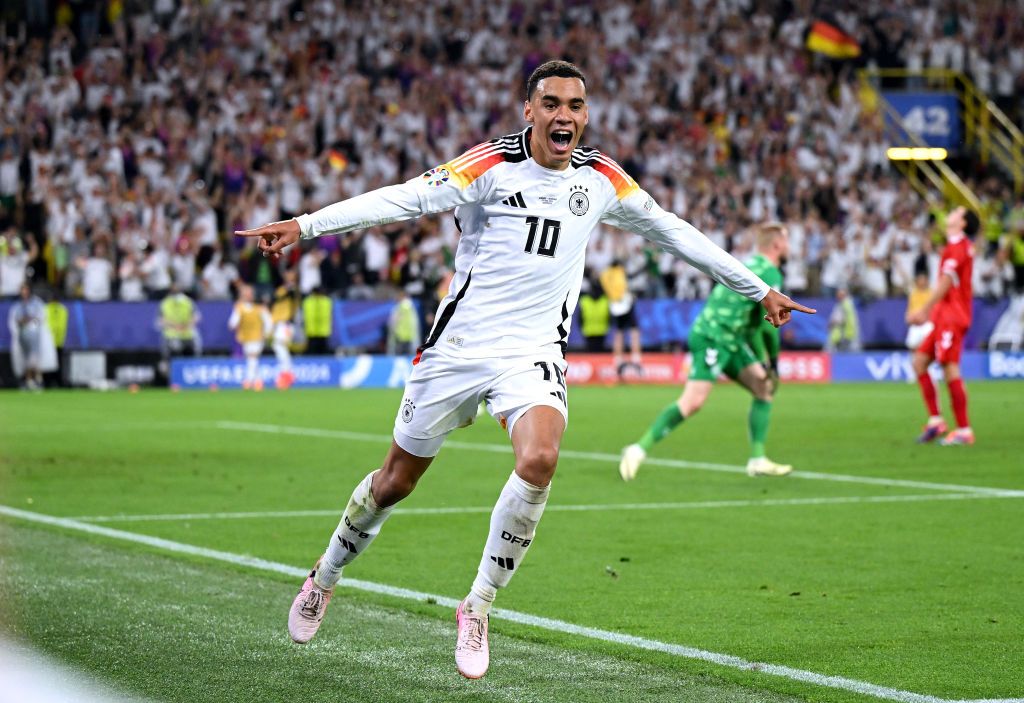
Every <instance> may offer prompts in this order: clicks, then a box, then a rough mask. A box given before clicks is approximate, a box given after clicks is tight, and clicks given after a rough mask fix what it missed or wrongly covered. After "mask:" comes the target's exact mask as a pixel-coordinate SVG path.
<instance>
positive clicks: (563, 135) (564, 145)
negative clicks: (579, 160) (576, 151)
mask: <svg viewBox="0 0 1024 703" xmlns="http://www.w3.org/2000/svg"><path fill="white" fill-rule="evenodd" d="M551 142H552V144H554V145H555V149H556V150H557V151H559V152H565V151H567V150H568V149H569V144H570V143H571V142H572V132H570V131H569V130H567V129H556V130H555V131H554V132H552V133H551Z"/></svg>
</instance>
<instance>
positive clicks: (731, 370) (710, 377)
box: [689, 334, 760, 381]
mask: <svg viewBox="0 0 1024 703" xmlns="http://www.w3.org/2000/svg"><path fill="white" fill-rule="evenodd" d="M689 343H690V353H691V354H692V355H693V361H692V363H691V364H690V376H689V377H690V380H692V381H714V380H715V379H717V378H718V377H719V376H721V375H722V374H725V375H726V376H728V377H729V378H732V379H735V378H738V377H739V375H740V371H742V370H743V369H745V368H747V367H748V366H750V365H751V364H757V363H760V361H759V359H758V358H757V356H756V355H755V354H754V350H753V349H751V348H750V345H749V344H747V343H746V342H739V343H737V342H731V343H728V344H725V343H722V342H720V341H719V340H716V339H714V338H712V337H706V336H704V335H702V334H691V335H690V338H689Z"/></svg>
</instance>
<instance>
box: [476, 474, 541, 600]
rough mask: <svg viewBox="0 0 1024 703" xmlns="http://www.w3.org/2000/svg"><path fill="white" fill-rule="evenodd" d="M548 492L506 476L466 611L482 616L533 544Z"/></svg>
mask: <svg viewBox="0 0 1024 703" xmlns="http://www.w3.org/2000/svg"><path fill="white" fill-rule="evenodd" d="M550 490H551V486H550V484H549V485H547V486H545V487H544V488H539V487H537V486H534V485H533V484H531V483H527V482H526V481H524V480H523V479H521V478H519V476H517V475H516V473H515V472H514V471H513V472H512V475H511V476H509V478H508V481H507V482H506V483H505V487H504V488H502V489H501V495H500V496H498V502H497V503H496V504H495V506H494V512H492V513H491V531H490V533H489V534H488V535H487V544H486V545H485V546H484V555H483V558H481V559H480V568H478V569H477V574H476V579H475V580H474V581H473V587H472V588H471V589H470V591H469V595H468V596H467V597H466V610H467V611H469V612H471V613H481V614H483V615H486V614H487V613H488V612H489V611H490V609H491V603H493V602H494V597H495V595H496V594H497V591H498V589H499V588H503V587H504V586H507V585H508V582H509V581H510V580H511V579H512V574H514V573H515V571H516V569H518V568H519V565H520V564H522V562H523V557H525V556H526V550H527V549H528V548H529V546H530V543H531V542H533V536H534V534H535V532H536V530H537V523H539V522H540V516H541V515H543V514H544V506H545V505H547V502H548V493H549V492H550Z"/></svg>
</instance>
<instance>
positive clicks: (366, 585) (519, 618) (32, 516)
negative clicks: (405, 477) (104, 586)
mask: <svg viewBox="0 0 1024 703" xmlns="http://www.w3.org/2000/svg"><path fill="white" fill-rule="evenodd" d="M0 515H6V516H7V517H10V518H14V519H16V520H22V521H25V522H32V523H36V524H42V525H49V526H52V527H59V528H62V529H65V530H71V531H75V532H82V533H85V534H91V535H98V536H102V537H106V538H109V539H115V540H120V541H124V542H133V543H135V544H142V545H145V546H147V547H151V548H153V549H156V550H161V551H164V552H170V553H173V554H185V555H189V556H195V557H201V558H203V559H209V560H212V561H219V562H224V563H228V564H233V565H236V566H243V567H247V568H251V569H256V570H258V571H265V572H270V573H275V574H283V575H285V576H292V577H295V578H296V579H298V578H303V577H305V576H306V575H307V574H308V569H302V568H299V567H295V566H289V565H287V564H281V563H279V562H273V561H268V560H266V559H260V558H258V557H252V556H245V555H242V554H234V553H231V552H224V551H220V550H217V549H209V548H207V547H199V546H196V545H191V544H185V543H183V542H174V541H172V540H168V539H163V538H160V537H151V536H149V535H142V534H138V533H134V532H126V531H124V530H115V529H112V528H110V527H103V526H101V525H90V524H88V523H84V522H80V521H78V520H71V519H68V518H61V517H53V516H51V515H44V514H43V513H36V512H31V511H28V510H20V509H18V508H12V507H9V506H6V505H0ZM338 583H339V585H340V586H344V587H346V588H352V589H356V590H360V591H367V592H369V593H374V594H380V595H387V596H392V597H395V598H401V599H404V600H414V601H419V602H431V601H432V602H435V603H437V604H439V605H442V606H445V607H448V608H455V607H456V606H457V605H458V603H459V601H458V600H457V599H455V598H448V597H447V596H439V595H434V594H430V593H423V592H421V591H412V590H409V589H406V588H398V587H395V586H389V585H387V584H381V583H374V582H372V581H361V580H357V579H342V580H341V581H339V582H338ZM491 615H492V616H493V617H495V618H498V619H502V620H508V621H511V622H515V623H519V624H522V625H529V626H532V627H536V628H539V629H544V630H549V631H553V632H560V633H564V634H570V635H576V636H579V637H585V638H588V639H593V640H599V641H602V642H610V643H613V644H618V645H623V646H627V647H633V648H635V649H643V650H648V651H652V652H661V653H664V654H669V655H672V656H676V657H682V658H685V659H696V660H700V661H705V662H708V663H711V664H717V665H719V666H725V667H729V668H732V669H739V670H741V671H747V672H753V673H762V674H770V675H772V676H778V677H781V678H786V679H791V680H794V681H801V682H803V683H808V684H812V685H815V686H823V687H827V688H834V689H841V690H845V691H851V692H853V693H859V694H863V695H866V696H872V697H875V698H880V699H883V700H890V701H899V702H900V703H997V701H996V699H986V700H980V699H978V700H970V701H962V700H956V701H954V700H949V699H945V698H938V697H936V696H930V695H926V694H922V693H914V692H913V691H903V690H900V689H897V688H890V687H888V686H880V685H877V684H873V683H869V682H867V681H858V680H857V679H851V678H846V677H845V676H827V675H825V674H818V673H815V672H813V671H805V670H803V669H796V668H793V667H788V666H781V665H777V664H766V663H763V662H754V661H750V660H747V659H743V658H741V657H737V656H733V655H731V654H720V653H718V652H711V651H708V650H704V649H698V648H696V647H687V646H684V645H679V644H671V643H668V642H660V641H658V640H652V639H647V638H645V637H636V636H634V635H627V634H623V633H620V632H612V631H610V630H600V629H597V628H593V627H584V626H582V625H575V624H573V623H570V622H565V621H563V620H556V619H553V618H545V617H540V616H537V615H530V614H527V613H520V612H518V611H514V610H505V609H504V608H495V609H493V610H492V611H491ZM998 703H1024V698H1006V699H999V700H998Z"/></svg>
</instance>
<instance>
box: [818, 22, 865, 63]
mask: <svg viewBox="0 0 1024 703" xmlns="http://www.w3.org/2000/svg"><path fill="white" fill-rule="evenodd" d="M807 48H808V49H810V50H811V51H816V52H818V53H819V54H825V56H831V57H832V58H834V59H853V58H857V57H858V56H860V45H859V44H858V43H857V40H856V39H854V38H853V37H851V36H850V35H849V34H847V33H846V32H844V31H843V30H841V29H839V28H838V27H836V26H835V25H833V24H829V23H828V22H825V21H824V20H817V21H816V22H815V23H814V24H812V25H811V31H810V32H808V34H807Z"/></svg>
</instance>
